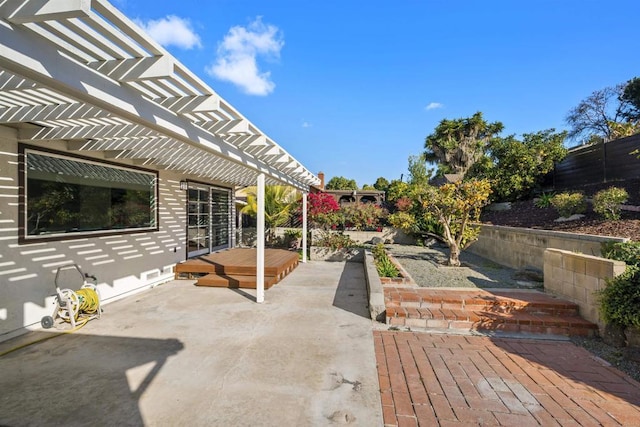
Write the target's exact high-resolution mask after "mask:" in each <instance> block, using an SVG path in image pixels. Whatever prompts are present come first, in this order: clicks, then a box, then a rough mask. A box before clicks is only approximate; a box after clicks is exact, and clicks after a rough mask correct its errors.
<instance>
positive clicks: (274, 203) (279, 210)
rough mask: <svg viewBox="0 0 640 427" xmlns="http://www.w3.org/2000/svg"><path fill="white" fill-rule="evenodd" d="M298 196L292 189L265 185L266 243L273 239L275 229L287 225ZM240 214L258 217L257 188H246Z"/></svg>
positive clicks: (284, 186) (283, 186)
mask: <svg viewBox="0 0 640 427" xmlns="http://www.w3.org/2000/svg"><path fill="white" fill-rule="evenodd" d="M297 200H298V195H297V192H296V190H295V189H294V188H292V187H288V186H286V185H267V186H266V187H265V188H264V224H265V227H266V228H267V233H266V235H267V241H272V240H273V239H274V237H275V228H276V227H280V226H282V225H284V224H286V223H287V221H288V220H289V217H290V216H291V213H292V212H293V210H294V209H295V207H296V206H297ZM242 212H243V213H246V214H248V215H251V216H253V217H256V216H257V215H258V196H257V188H256V187H249V188H247V205H246V206H245V207H244V208H242Z"/></svg>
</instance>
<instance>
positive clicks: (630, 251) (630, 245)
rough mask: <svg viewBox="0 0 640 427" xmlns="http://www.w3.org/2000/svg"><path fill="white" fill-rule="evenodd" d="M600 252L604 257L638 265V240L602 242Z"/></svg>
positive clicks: (639, 243) (639, 260) (639, 258)
mask: <svg viewBox="0 0 640 427" xmlns="http://www.w3.org/2000/svg"><path fill="white" fill-rule="evenodd" d="M601 252H602V256H603V257H605V258H608V259H616V260H618V261H624V262H625V263H626V264H627V265H638V266H640V242H604V243H602V248H601Z"/></svg>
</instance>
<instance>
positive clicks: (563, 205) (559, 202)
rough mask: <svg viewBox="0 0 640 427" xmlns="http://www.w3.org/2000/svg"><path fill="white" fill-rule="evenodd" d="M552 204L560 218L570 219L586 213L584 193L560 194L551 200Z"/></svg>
mask: <svg viewBox="0 0 640 427" xmlns="http://www.w3.org/2000/svg"><path fill="white" fill-rule="evenodd" d="M551 204H552V205H553V207H554V208H556V210H557V211H558V213H559V214H560V216H562V217H565V218H568V217H570V216H571V215H574V214H581V213H585V212H586V210H587V201H586V199H585V197H584V194H582V193H579V192H577V193H560V194H556V195H555V196H553V197H552V198H551Z"/></svg>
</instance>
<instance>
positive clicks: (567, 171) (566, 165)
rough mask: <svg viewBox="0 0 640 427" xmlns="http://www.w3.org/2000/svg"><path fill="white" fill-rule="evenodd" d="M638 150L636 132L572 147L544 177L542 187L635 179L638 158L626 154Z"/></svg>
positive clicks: (639, 137)
mask: <svg viewBox="0 0 640 427" xmlns="http://www.w3.org/2000/svg"><path fill="white" fill-rule="evenodd" d="M639 149H640V135H634V136H630V137H628V138H622V139H617V140H615V141H611V142H607V143H604V144H595V145H588V146H585V147H579V148H576V149H573V150H571V151H570V152H569V154H568V155H567V157H566V158H565V159H564V160H563V161H562V162H560V163H557V164H556V166H555V169H554V171H553V172H552V173H550V174H549V175H548V176H547V177H546V179H545V186H553V187H554V188H555V189H556V190H562V189H565V188H576V187H581V186H584V185H589V184H597V183H603V182H610V181H620V180H629V179H638V178H640V159H638V156H637V155H632V154H630V153H631V152H632V151H634V150H639Z"/></svg>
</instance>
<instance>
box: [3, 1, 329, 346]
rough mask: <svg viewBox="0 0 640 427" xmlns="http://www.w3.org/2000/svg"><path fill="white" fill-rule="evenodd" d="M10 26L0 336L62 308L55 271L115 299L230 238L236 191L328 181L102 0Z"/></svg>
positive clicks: (15, 6) (33, 15)
mask: <svg viewBox="0 0 640 427" xmlns="http://www.w3.org/2000/svg"><path fill="white" fill-rule="evenodd" d="M0 20H1V25H0V341H2V340H6V339H9V338H11V337H13V336H16V335H18V334H20V333H23V332H25V331H27V330H29V329H31V328H37V327H38V325H39V322H40V319H41V318H42V316H44V315H48V314H51V310H52V300H53V297H52V294H53V293H54V291H55V288H54V284H53V278H54V275H55V272H56V270H57V268H58V267H60V266H63V265H66V264H70V263H77V264H78V265H80V266H81V267H82V269H83V270H84V271H85V272H89V273H91V274H93V275H95V276H97V278H98V284H99V289H100V292H101V295H102V298H103V300H104V301H107V302H108V301H110V300H115V299H117V298H121V297H123V296H125V295H129V294H131V293H134V292H138V291H140V290H143V289H146V288H149V287H150V286H153V285H155V284H157V283H160V282H163V281H166V280H169V279H171V278H173V268H174V266H175V264H176V263H179V262H181V261H183V260H185V259H187V258H189V257H193V256H197V255H200V254H205V253H208V252H212V251H216V250H220V249H224V248H232V247H234V246H235V245H236V242H235V241H234V239H235V237H234V236H235V217H236V213H235V203H234V194H235V190H236V189H238V188H241V187H244V186H250V185H258V186H259V188H260V187H262V188H264V185H269V184H286V185H291V186H293V187H295V188H297V189H299V190H300V191H301V192H303V193H306V192H308V190H309V187H310V186H311V185H317V184H318V183H319V180H318V178H317V177H316V176H315V175H314V174H313V173H311V172H309V171H308V170H307V169H306V168H305V167H304V166H303V165H302V164H301V163H300V162H298V161H297V160H296V159H294V158H293V157H292V156H291V155H290V154H289V153H288V152H287V151H286V150H285V149H284V148H282V147H281V146H280V145H278V144H276V143H275V142H274V141H273V140H271V139H270V138H269V137H268V136H266V135H265V134H263V133H262V132H261V131H260V130H259V129H258V128H257V127H256V126H255V125H253V124H252V123H251V122H250V121H249V120H247V118H245V117H244V116H243V115H242V114H241V113H240V112H238V111H237V110H236V109H235V108H234V107H233V106H231V105H229V104H228V103H227V102H226V101H225V100H224V99H222V98H221V97H220V96H218V95H217V94H216V93H215V92H214V91H213V89H211V88H210V87H209V86H208V85H207V84H206V83H204V82H203V81H202V80H200V79H199V78H198V77H197V76H196V75H195V74H194V73H193V72H192V71H190V70H188V69H187V68H186V67H185V66H184V65H183V64H181V63H180V62H178V61H177V60H176V59H175V58H174V57H173V56H172V55H171V54H169V53H168V52H167V51H166V50H165V49H163V48H162V47H161V46H159V45H158V44H157V43H156V42H154V41H153V40H152V39H151V38H150V37H149V36H147V35H145V34H144V33H143V31H142V30H141V29H140V28H139V27H137V26H136V24H134V23H133V22H132V21H131V20H130V19H128V18H127V17H126V16H124V15H123V14H122V13H121V12H120V11H118V10H117V9H116V8H115V7H114V6H112V5H111V4H109V3H108V2H107V1H104V0H55V1H43V0H13V1H7V2H0ZM258 253H260V250H258ZM258 265H259V264H258Z"/></svg>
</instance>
